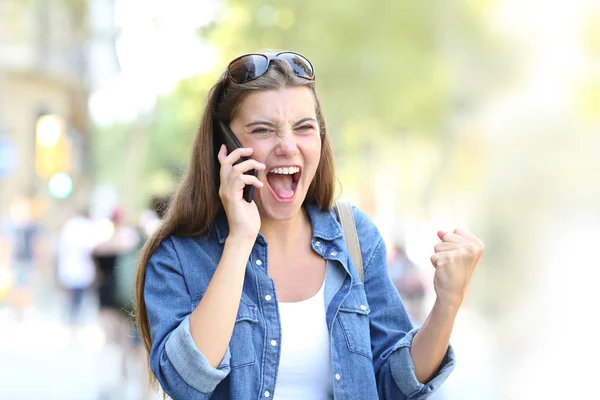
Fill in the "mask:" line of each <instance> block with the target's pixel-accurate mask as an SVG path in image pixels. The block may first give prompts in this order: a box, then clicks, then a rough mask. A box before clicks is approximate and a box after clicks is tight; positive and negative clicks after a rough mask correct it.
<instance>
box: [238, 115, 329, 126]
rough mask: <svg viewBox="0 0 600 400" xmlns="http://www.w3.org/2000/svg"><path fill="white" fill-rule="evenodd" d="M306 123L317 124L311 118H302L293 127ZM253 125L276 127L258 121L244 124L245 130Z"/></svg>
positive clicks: (269, 123)
mask: <svg viewBox="0 0 600 400" xmlns="http://www.w3.org/2000/svg"><path fill="white" fill-rule="evenodd" d="M307 121H312V122H315V123H316V122H317V120H316V119H314V118H311V117H307V118H302V119H301V120H300V121H298V122H296V123H295V124H294V126H298V125H301V124H303V123H305V122H307ZM255 125H266V126H270V127H276V125H275V124H274V123H272V122H269V121H262V120H258V121H253V122H250V123H249V124H246V128H250V127H251V126H255Z"/></svg>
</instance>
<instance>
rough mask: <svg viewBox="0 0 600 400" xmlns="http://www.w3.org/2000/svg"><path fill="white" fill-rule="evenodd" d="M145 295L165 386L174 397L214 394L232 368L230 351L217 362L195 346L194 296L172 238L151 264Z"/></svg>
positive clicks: (154, 358)
mask: <svg viewBox="0 0 600 400" xmlns="http://www.w3.org/2000/svg"><path fill="white" fill-rule="evenodd" d="M209 262H211V261H210V260H209V259H208V258H207V259H205V260H202V259H199V260H198V263H209ZM144 301H145V304H146V312H147V314H148V321H149V325H150V334H151V337H152V348H151V349H150V368H151V369H152V372H153V373H154V376H155V377H156V379H157V380H158V382H159V383H160V385H161V387H162V389H163V390H164V391H165V393H166V394H168V395H169V396H170V397H171V398H173V399H209V398H210V397H211V395H212V392H213V391H214V390H215V387H216V386H217V385H218V384H219V383H220V382H221V381H222V380H223V379H224V378H225V377H226V376H227V375H228V374H229V372H230V367H229V360H230V353H229V349H228V350H227V352H226V353H225V355H224V357H223V360H222V362H221V364H220V365H219V366H218V367H217V368H213V367H212V366H211V365H210V364H209V363H208V361H207V359H206V357H205V356H204V355H203V354H202V353H201V352H200V351H199V350H198V348H197V347H196V344H195V342H194V340H193V338H192V335H191V330H190V319H189V317H190V314H191V312H192V301H191V298H190V294H189V291H188V288H187V283H186V280H185V278H184V276H183V273H182V269H181V264H180V260H179V258H178V255H177V252H176V251H175V248H174V246H173V243H172V240H171V239H170V238H167V239H165V240H164V241H163V242H162V243H161V245H160V246H159V248H158V249H157V250H156V251H155V252H154V254H153V255H152V257H151V258H150V260H149V262H148V264H147V266H146V276H145V281H144Z"/></svg>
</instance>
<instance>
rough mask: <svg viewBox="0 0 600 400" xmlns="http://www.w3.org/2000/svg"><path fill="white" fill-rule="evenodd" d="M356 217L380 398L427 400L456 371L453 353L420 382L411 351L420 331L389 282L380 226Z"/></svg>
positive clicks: (356, 210) (363, 217) (367, 219)
mask: <svg viewBox="0 0 600 400" xmlns="http://www.w3.org/2000/svg"><path fill="white" fill-rule="evenodd" d="M354 218H355V221H356V226H357V230H358V236H359V241H360V246H361V253H362V258H363V262H364V265H365V266H364V286H365V293H366V295H367V301H368V302H369V306H370V310H371V313H370V314H369V325H370V333H371V349H372V353H373V369H374V371H375V377H376V381H377V391H378V394H379V398H380V399H401V400H402V399H406V400H421V399H426V398H428V397H429V395H430V394H431V393H432V392H434V391H435V390H436V389H438V388H439V386H440V385H441V384H442V383H443V382H444V381H445V380H446V378H447V377H448V376H449V375H450V373H451V372H452V370H453V369H454V365H455V357H454V351H453V349H452V348H451V347H450V346H449V347H448V350H447V351H446V355H445V357H444V359H443V361H442V363H441V365H440V367H439V370H438V373H437V375H436V376H435V377H434V378H432V379H431V380H430V381H429V382H427V383H426V384H422V383H420V382H419V381H418V380H417V377H416V374H415V367H414V364H413V360H412V356H411V354H410V348H411V345H412V341H413V338H414V336H415V334H416V333H417V332H418V329H414V328H413V326H412V323H411V321H410V318H409V316H408V313H407V312H406V309H405V307H404V304H403V302H402V300H401V298H400V295H399V294H398V291H397V290H396V288H395V286H394V284H393V283H392V281H391V279H390V276H389V273H388V265H387V256H386V249H385V244H384V242H383V239H382V237H381V234H380V233H379V231H378V229H377V227H376V226H375V225H374V224H373V222H372V221H371V220H370V219H369V218H368V217H367V216H366V215H365V214H364V213H363V212H362V211H360V210H358V209H356V208H355V209H354Z"/></svg>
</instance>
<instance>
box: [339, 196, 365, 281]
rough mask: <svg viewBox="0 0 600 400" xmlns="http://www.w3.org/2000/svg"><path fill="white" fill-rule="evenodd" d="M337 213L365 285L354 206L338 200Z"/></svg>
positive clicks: (353, 259) (346, 201)
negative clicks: (353, 211)
mask: <svg viewBox="0 0 600 400" xmlns="http://www.w3.org/2000/svg"><path fill="white" fill-rule="evenodd" d="M335 211H336V213H337V215H338V219H339V220H340V224H341V225H342V231H344V240H345V241H346V246H347V247H348V251H350V256H351V257H352V261H353V262H354V265H355V266H356V271H357V272H358V276H359V277H360V281H361V282H362V283H365V275H364V271H363V262H362V254H361V252H360V243H359V242H358V232H357V231H356V223H355V222H354V214H353V213H352V205H351V204H350V202H349V201H348V200H336V202H335Z"/></svg>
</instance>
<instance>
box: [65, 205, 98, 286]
mask: <svg viewBox="0 0 600 400" xmlns="http://www.w3.org/2000/svg"><path fill="white" fill-rule="evenodd" d="M96 244H97V241H96V239H95V227H94V224H93V222H92V221H90V220H89V219H87V218H84V217H80V216H76V217H72V218H71V219H69V220H68V221H67V222H65V224H64V225H63V227H62V229H61V231H60V235H59V239H58V280H59V282H60V283H61V284H62V285H63V286H65V287H67V288H69V289H75V288H85V287H88V286H90V285H91V284H92V283H93V282H94V277H95V275H96V267H95V265H94V261H93V260H92V250H93V249H94V247H95V246H96Z"/></svg>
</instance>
